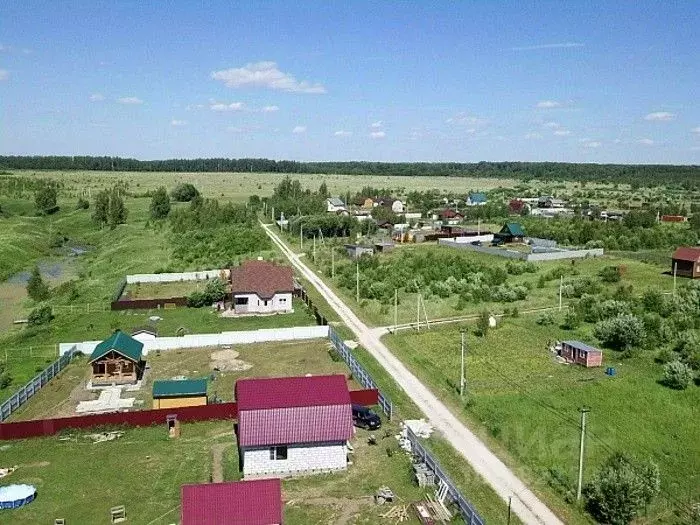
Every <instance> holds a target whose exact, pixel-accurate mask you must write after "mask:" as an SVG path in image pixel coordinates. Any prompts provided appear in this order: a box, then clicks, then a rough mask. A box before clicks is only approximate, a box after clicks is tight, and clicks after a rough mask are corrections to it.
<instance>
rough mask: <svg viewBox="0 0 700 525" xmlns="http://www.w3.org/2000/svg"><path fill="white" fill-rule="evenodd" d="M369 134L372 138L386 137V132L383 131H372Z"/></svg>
mask: <svg viewBox="0 0 700 525" xmlns="http://www.w3.org/2000/svg"><path fill="white" fill-rule="evenodd" d="M369 136H370V137H372V138H373V139H383V138H384V137H386V133H384V132H383V131H373V132H372V133H370V134H369Z"/></svg>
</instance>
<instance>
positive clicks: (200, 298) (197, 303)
mask: <svg viewBox="0 0 700 525" xmlns="http://www.w3.org/2000/svg"><path fill="white" fill-rule="evenodd" d="M212 303H213V301H212V300H211V297H210V296H209V295H208V294H207V293H205V292H192V293H191V294H190V295H189V296H188V297H187V306H189V307H190V308H202V307H203V306H211V304H212Z"/></svg>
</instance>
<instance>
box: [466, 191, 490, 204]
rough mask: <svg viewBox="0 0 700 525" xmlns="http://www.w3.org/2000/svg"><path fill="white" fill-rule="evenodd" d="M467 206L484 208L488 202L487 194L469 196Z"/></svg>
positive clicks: (471, 194)
mask: <svg viewBox="0 0 700 525" xmlns="http://www.w3.org/2000/svg"><path fill="white" fill-rule="evenodd" d="M466 201H467V206H483V205H484V204H486V203H487V202H488V199H487V198H486V194H485V193H470V194H469V195H468V196H467V199H466Z"/></svg>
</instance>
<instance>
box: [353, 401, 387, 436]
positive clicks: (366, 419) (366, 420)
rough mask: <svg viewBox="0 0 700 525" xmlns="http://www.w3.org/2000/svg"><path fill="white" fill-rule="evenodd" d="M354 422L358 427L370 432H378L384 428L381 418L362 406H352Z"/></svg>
mask: <svg viewBox="0 0 700 525" xmlns="http://www.w3.org/2000/svg"><path fill="white" fill-rule="evenodd" d="M352 421H353V423H354V424H355V426H356V427H360V428H366V429H368V430H377V429H378V428H380V427H381V426H382V420H381V419H380V418H379V416H378V415H377V414H375V413H374V412H372V411H371V410H370V409H369V408H367V407H365V406H362V405H352Z"/></svg>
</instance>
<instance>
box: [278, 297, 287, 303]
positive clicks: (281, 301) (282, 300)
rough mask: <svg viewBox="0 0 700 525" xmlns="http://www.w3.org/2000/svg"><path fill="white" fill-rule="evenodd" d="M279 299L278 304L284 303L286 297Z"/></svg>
mask: <svg viewBox="0 0 700 525" xmlns="http://www.w3.org/2000/svg"><path fill="white" fill-rule="evenodd" d="M279 301H280V304H284V303H286V302H287V298H286V297H280V299H279Z"/></svg>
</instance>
